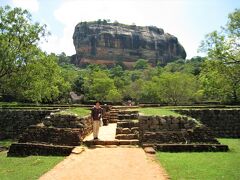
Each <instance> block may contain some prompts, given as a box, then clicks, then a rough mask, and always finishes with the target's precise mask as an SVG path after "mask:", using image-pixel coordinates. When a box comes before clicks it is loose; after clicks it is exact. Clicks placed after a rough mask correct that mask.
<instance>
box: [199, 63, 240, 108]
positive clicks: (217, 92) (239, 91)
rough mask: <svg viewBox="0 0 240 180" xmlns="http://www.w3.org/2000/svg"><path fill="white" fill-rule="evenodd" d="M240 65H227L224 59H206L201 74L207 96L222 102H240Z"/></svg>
mask: <svg viewBox="0 0 240 180" xmlns="http://www.w3.org/2000/svg"><path fill="white" fill-rule="evenodd" d="M239 68H240V67H239V65H235V66H226V64H224V63H223V62H222V61H218V60H215V61H214V60H211V61H206V62H205V63H204V66H203V70H202V72H201V75H200V80H201V84H202V88H203V91H204V94H205V96H207V97H208V99H210V100H214V101H220V102H234V103H236V102H238V101H239V96H240V71H239Z"/></svg>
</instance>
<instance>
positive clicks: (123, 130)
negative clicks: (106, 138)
mask: <svg viewBox="0 0 240 180" xmlns="http://www.w3.org/2000/svg"><path fill="white" fill-rule="evenodd" d="M138 133H139V127H132V128H119V127H118V128H117V129H116V134H138Z"/></svg>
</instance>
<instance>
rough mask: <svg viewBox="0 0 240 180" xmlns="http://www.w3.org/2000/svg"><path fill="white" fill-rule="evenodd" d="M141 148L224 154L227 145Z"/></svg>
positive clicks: (180, 145) (181, 145) (173, 145)
mask: <svg viewBox="0 0 240 180" xmlns="http://www.w3.org/2000/svg"><path fill="white" fill-rule="evenodd" d="M142 146H143V147H154V149H155V150H157V151H163V152H209V151H210V152H211V151H213V152H226V151H228V150H229V148H228V146H227V145H222V144H143V145H142Z"/></svg>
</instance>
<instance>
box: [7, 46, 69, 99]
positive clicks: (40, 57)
mask: <svg viewBox="0 0 240 180" xmlns="http://www.w3.org/2000/svg"><path fill="white" fill-rule="evenodd" d="M3 87H4V92H5V93H6V94H8V95H11V96H13V97H15V98H16V100H19V101H28V102H36V103H41V102H45V103H46V102H53V101H55V100H57V99H58V98H59V97H60V96H64V94H65V93H67V92H68V91H69V89H70V83H69V82H66V81H65V80H64V78H63V77H62V76H61V68H60V67H59V66H58V64H57V58H56V56H55V55H54V54H51V55H46V54H45V53H43V52H41V51H40V50H39V52H38V54H37V55H36V57H35V59H31V60H29V61H28V64H27V66H24V68H22V70H21V71H18V72H16V73H14V74H11V75H8V76H7V77H6V79H4V83H3Z"/></svg>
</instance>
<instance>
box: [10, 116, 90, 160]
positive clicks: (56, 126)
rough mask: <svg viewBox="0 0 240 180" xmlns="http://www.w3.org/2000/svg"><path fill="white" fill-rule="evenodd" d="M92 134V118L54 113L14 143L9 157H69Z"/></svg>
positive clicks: (29, 129)
mask: <svg viewBox="0 0 240 180" xmlns="http://www.w3.org/2000/svg"><path fill="white" fill-rule="evenodd" d="M91 132H92V121H91V118H90V116H86V117H78V116H77V115H64V114H59V113H55V114H54V113H52V114H51V115H50V116H47V117H46V118H45V119H44V120H43V121H42V123H39V124H37V125H31V126H29V127H28V128H27V129H26V130H25V131H24V132H23V133H22V134H21V136H20V138H19V141H18V143H13V144H12V145H11V146H10V149H9V151H8V156H28V155H58V156H66V155H69V154H70V153H71V152H72V150H73V148H74V147H75V146H78V145H81V144H82V141H83V139H84V138H85V137H86V136H87V135H88V134H90V133H91Z"/></svg>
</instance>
